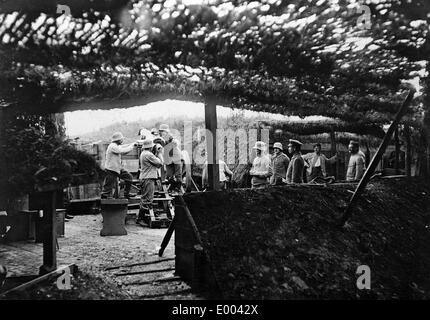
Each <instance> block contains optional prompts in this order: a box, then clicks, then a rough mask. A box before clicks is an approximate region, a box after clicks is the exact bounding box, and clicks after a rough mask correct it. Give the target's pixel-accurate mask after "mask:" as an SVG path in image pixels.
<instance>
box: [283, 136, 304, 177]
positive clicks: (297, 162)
mask: <svg viewBox="0 0 430 320" xmlns="http://www.w3.org/2000/svg"><path fill="white" fill-rule="evenodd" d="M301 148H302V143H301V142H300V141H297V140H294V139H290V143H289V144H288V152H289V153H290V154H292V155H293V156H292V157H291V161H290V164H289V165H288V169H287V183H303V171H304V168H305V161H304V160H303V158H302V154H301Z"/></svg>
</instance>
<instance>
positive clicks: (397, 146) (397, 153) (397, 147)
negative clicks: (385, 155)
mask: <svg viewBox="0 0 430 320" xmlns="http://www.w3.org/2000/svg"><path fill="white" fill-rule="evenodd" d="M394 145H395V158H394V169H395V170H396V174H399V169H400V165H399V162H400V140H399V126H398V125H397V126H396V128H395V130H394Z"/></svg>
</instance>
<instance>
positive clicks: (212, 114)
mask: <svg viewBox="0 0 430 320" xmlns="http://www.w3.org/2000/svg"><path fill="white" fill-rule="evenodd" d="M205 125H206V132H207V134H206V154H207V160H208V185H209V189H210V190H219V169H218V166H219V164H218V150H217V149H218V141H217V135H216V131H217V112H216V102H215V99H214V98H213V97H211V96H210V95H209V96H207V97H206V101H205ZM209 132H210V134H211V136H210V137H209V136H208V135H209Z"/></svg>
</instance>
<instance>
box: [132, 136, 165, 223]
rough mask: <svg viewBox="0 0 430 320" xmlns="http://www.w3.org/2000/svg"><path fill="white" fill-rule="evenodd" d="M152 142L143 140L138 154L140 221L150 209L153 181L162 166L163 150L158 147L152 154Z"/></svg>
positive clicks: (152, 197) (153, 189) (152, 198)
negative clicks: (140, 151)
mask: <svg viewBox="0 0 430 320" xmlns="http://www.w3.org/2000/svg"><path fill="white" fill-rule="evenodd" d="M153 148H154V142H153V141H152V139H145V140H143V143H142V153H141V154H140V158H139V161H140V175H139V182H140V190H141V194H142V196H141V198H140V210H139V216H138V220H140V219H142V218H143V216H144V214H145V212H148V211H149V210H150V209H151V208H152V201H153V200H154V192H155V181H156V180H157V178H158V169H159V168H160V167H161V166H162V165H163V157H162V154H163V148H162V147H161V146H159V148H158V149H157V150H156V153H155V154H154V153H153Z"/></svg>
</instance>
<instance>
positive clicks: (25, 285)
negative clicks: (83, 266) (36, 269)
mask: <svg viewBox="0 0 430 320" xmlns="http://www.w3.org/2000/svg"><path fill="white" fill-rule="evenodd" d="M67 269H69V270H70V272H71V273H72V274H74V273H75V272H76V270H77V266H76V265H75V264H69V265H64V266H61V267H59V268H58V269H55V270H53V271H51V272H48V273H46V274H44V275H42V276H40V277H37V278H36V279H33V280H31V281H29V282H26V283H23V284H21V285H19V286H17V287H15V288H12V289H10V290H8V291H6V292H3V293H2V294H0V296H6V295H7V294H9V293H12V292H17V291H22V290H27V289H29V288H30V287H32V286H34V285H36V284H38V283H40V282H42V281H46V280H49V279H52V278H55V277H58V276H59V274H60V275H61V274H62V272H63V271H64V270H67Z"/></svg>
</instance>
